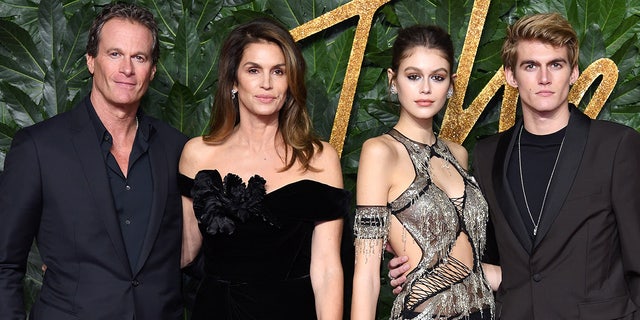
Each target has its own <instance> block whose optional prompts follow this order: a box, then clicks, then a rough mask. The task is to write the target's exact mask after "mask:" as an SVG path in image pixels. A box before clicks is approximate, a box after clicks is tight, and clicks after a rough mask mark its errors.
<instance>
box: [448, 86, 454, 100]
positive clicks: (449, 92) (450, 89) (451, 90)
mask: <svg viewBox="0 0 640 320" xmlns="http://www.w3.org/2000/svg"><path fill="white" fill-rule="evenodd" d="M451 97H453V88H449V91H447V99H450V98H451Z"/></svg>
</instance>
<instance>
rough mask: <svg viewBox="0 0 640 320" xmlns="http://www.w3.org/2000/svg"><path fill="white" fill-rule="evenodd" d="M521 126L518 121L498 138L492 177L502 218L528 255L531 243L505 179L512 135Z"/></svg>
mask: <svg viewBox="0 0 640 320" xmlns="http://www.w3.org/2000/svg"><path fill="white" fill-rule="evenodd" d="M521 125H522V120H520V121H518V123H516V125H514V126H513V127H511V129H509V130H508V131H506V132H505V133H504V134H502V135H501V136H500V139H499V140H498V145H497V147H496V155H495V158H494V159H495V161H494V162H493V169H492V175H493V182H494V186H493V187H494V190H495V195H496V198H497V200H498V203H499V204H500V210H501V211H502V212H503V215H504V217H505V218H506V219H507V222H508V223H509V226H510V227H511V231H512V232H513V233H514V234H515V236H516V237H517V238H518V240H519V241H520V244H521V245H522V247H523V248H524V249H525V250H526V251H527V252H528V253H531V248H532V245H533V243H532V242H531V238H529V236H528V233H527V229H526V227H525V225H524V222H523V221H522V218H521V215H520V211H519V209H518V206H517V204H516V202H515V198H514V196H513V192H511V187H510V186H509V181H508V179H507V168H508V167H509V161H510V158H511V153H512V151H513V146H514V144H515V141H516V135H515V134H514V132H515V128H520V126H521Z"/></svg>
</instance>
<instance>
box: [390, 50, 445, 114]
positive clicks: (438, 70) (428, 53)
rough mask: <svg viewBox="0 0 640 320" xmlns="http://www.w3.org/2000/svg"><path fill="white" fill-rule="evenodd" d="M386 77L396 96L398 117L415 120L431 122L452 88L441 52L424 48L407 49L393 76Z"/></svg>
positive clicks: (391, 74) (391, 73) (392, 73)
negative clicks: (398, 109)
mask: <svg viewBox="0 0 640 320" xmlns="http://www.w3.org/2000/svg"><path fill="white" fill-rule="evenodd" d="M387 75H388V76H389V81H391V85H392V86H393V87H395V89H396V91H397V93H398V101H399V102H400V105H401V107H402V109H401V112H400V113H401V116H402V115H403V114H404V115H408V116H411V117H414V118H416V119H429V118H433V117H434V116H435V115H436V114H437V113H438V112H439V111H440V109H442V107H443V106H444V104H445V102H446V101H447V91H448V90H449V88H453V84H452V82H451V79H452V75H451V66H450V65H449V62H448V61H447V59H445V58H444V54H443V53H442V51H440V50H437V49H430V48H427V47H424V46H418V47H414V48H411V49H409V50H408V52H407V56H406V57H405V58H404V59H402V61H401V62H400V65H399V67H398V71H397V74H396V73H395V72H394V71H393V70H391V69H389V70H387Z"/></svg>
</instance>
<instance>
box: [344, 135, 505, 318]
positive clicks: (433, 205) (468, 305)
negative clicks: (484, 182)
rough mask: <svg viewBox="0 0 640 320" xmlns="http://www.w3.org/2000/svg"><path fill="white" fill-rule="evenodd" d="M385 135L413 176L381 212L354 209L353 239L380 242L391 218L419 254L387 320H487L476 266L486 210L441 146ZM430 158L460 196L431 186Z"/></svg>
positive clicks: (488, 304) (489, 304) (488, 302)
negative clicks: (450, 176)
mask: <svg viewBox="0 0 640 320" xmlns="http://www.w3.org/2000/svg"><path fill="white" fill-rule="evenodd" d="M388 134H389V135H391V136H392V137H393V138H395V139H396V140H398V141H399V142H401V143H402V144H403V145H404V146H405V147H406V149H407V151H408V153H409V156H410V157H411V161H412V162H413V166H414V168H415V171H416V177H415V179H414V181H413V182H412V183H411V185H410V186H409V187H408V188H407V190H405V191H404V192H403V193H402V194H401V195H400V196H399V197H398V198H397V199H396V200H394V201H393V202H391V203H390V204H389V205H388V206H387V207H383V206H358V208H357V209H356V218H355V223H354V231H355V235H356V239H357V240H358V239H361V240H376V239H382V240H383V241H384V242H386V239H387V236H388V232H389V216H390V215H391V214H392V215H394V216H395V217H396V218H397V219H398V220H399V221H400V223H401V224H402V226H403V227H404V230H403V233H404V234H403V235H402V239H403V241H405V242H406V241H415V242H416V243H417V244H418V246H419V247H420V248H421V250H422V258H421V260H420V261H419V263H418V264H417V266H416V267H415V269H413V270H412V271H411V272H410V273H409V274H408V275H407V281H406V283H405V284H404V287H403V290H402V292H401V293H400V294H399V295H398V296H397V297H396V299H395V301H394V304H393V308H392V311H391V317H390V319H416V320H417V319H465V318H467V317H468V316H469V315H470V314H472V313H477V312H479V311H480V312H482V313H485V314H483V316H484V317H487V316H488V318H493V306H494V302H493V294H492V292H491V289H490V287H489V284H488V282H487V280H486V279H485V277H484V275H483V272H482V267H481V264H480V258H481V255H482V253H483V251H484V248H485V244H486V224H487V218H488V207H487V203H486V201H485V200H484V197H483V196H482V193H481V192H480V190H479V188H478V185H477V183H476V182H475V180H474V179H473V177H471V176H470V175H469V174H468V173H467V172H466V171H465V170H464V169H463V168H462V167H460V164H459V163H458V162H457V161H456V159H455V158H454V157H453V155H452V154H451V151H450V150H449V148H448V147H447V146H446V144H445V143H444V142H443V141H441V140H438V139H437V140H436V143H434V145H433V146H429V145H425V144H422V143H418V142H415V141H412V140H410V139H409V138H407V137H405V136H403V135H402V134H401V133H400V132H398V131H396V130H395V129H392V130H391V131H389V132H388ZM432 157H439V158H441V159H443V160H445V161H446V162H447V163H449V164H450V165H452V166H453V167H454V168H455V169H456V170H457V171H458V173H460V175H461V176H462V178H463V181H464V184H465V191H464V195H463V196H461V197H459V198H449V197H448V196H447V194H446V193H445V192H444V191H442V190H441V189H440V188H438V187H437V186H436V185H435V184H434V183H433V181H432V180H431V177H430V176H431V175H430V160H431V158H432ZM454 245H460V246H461V247H462V248H463V251H465V249H466V251H465V252H466V253H467V254H468V253H469V251H472V254H473V265H472V266H468V265H466V264H465V263H463V262H461V261H460V260H461V259H460V258H461V257H458V258H456V257H455V256H454V255H453V254H452V248H453V247H454ZM383 248H384V245H383ZM358 250H359V254H371V253H372V252H371V250H369V249H367V246H366V245H364V246H360V248H359V249H358ZM396 250H397V249H396ZM360 251H362V252H360ZM486 313H490V314H489V315H487V314H486Z"/></svg>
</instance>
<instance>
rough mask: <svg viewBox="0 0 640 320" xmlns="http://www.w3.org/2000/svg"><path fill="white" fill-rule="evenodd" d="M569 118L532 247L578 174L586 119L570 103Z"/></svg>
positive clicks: (585, 135)
mask: <svg viewBox="0 0 640 320" xmlns="http://www.w3.org/2000/svg"><path fill="white" fill-rule="evenodd" d="M570 108H571V117H570V118H569V124H568V125H567V130H566V132H565V138H564V144H563V146H562V150H561V153H560V158H559V159H558V166H557V168H556V171H555V173H554V177H553V180H552V181H551V185H550V186H549V193H548V195H547V201H546V204H545V207H544V209H543V212H542V217H541V218H540V229H539V230H538V235H537V236H536V239H535V244H534V246H537V245H538V244H540V241H542V239H543V238H544V236H545V235H546V234H547V232H548V231H549V229H551V225H552V224H553V221H554V220H555V219H556V217H557V216H558V214H559V213H560V209H561V208H562V205H563V204H564V201H565V199H566V198H567V195H568V194H569V191H570V190H571V186H572V185H573V181H574V179H575V177H576V174H577V173H578V168H579V167H580V162H581V161H582V155H583V153H584V148H585V146H586V144H587V138H586V137H588V135H589V126H590V123H591V122H590V121H591V120H590V119H589V117H587V116H586V115H585V114H583V113H582V112H581V111H580V110H578V109H577V108H576V107H575V106H573V105H571V106H570Z"/></svg>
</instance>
